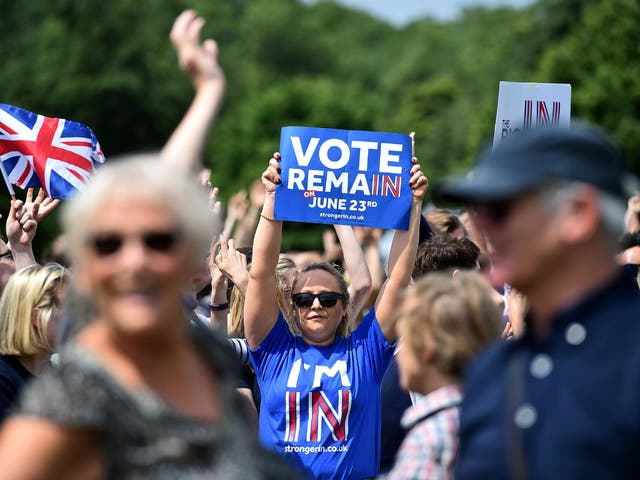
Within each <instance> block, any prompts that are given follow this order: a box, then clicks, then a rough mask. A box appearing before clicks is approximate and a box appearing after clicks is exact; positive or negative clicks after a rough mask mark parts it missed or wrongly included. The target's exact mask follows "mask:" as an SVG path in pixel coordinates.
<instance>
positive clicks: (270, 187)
mask: <svg viewBox="0 0 640 480" xmlns="http://www.w3.org/2000/svg"><path fill="white" fill-rule="evenodd" d="M280 172H281V170H280V153H279V152H275V153H274V154H273V158H271V159H270V160H269V166H268V167H267V169H266V170H265V171H264V172H263V173H262V185H264V190H265V192H266V193H268V194H269V193H275V191H276V185H279V184H281V183H282V179H281V178H280Z"/></svg>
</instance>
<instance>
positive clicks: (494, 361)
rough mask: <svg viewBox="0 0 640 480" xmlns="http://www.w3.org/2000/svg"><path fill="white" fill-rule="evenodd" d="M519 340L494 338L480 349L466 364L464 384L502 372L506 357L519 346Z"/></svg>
mask: <svg viewBox="0 0 640 480" xmlns="http://www.w3.org/2000/svg"><path fill="white" fill-rule="evenodd" d="M521 342H522V341H521V340H496V341H495V342H494V343H492V344H491V345H489V346H488V347H487V348H486V349H484V350H482V351H481V352H480V353H478V354H477V355H476V357H475V358H474V359H473V360H472V361H471V363H470V364H469V365H468V366H467V369H466V371H465V374H464V379H465V384H467V385H468V384H469V383H473V382H475V381H478V380H479V381H482V380H483V379H485V378H487V377H492V376H495V375H497V374H500V373H501V372H503V370H504V368H505V366H506V364H507V359H508V358H509V356H510V355H511V353H512V352H513V351H515V350H516V349H518V348H520V345H521ZM465 390H466V389H465Z"/></svg>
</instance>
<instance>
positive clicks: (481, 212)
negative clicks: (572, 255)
mask: <svg viewBox="0 0 640 480" xmlns="http://www.w3.org/2000/svg"><path fill="white" fill-rule="evenodd" d="M470 210H471V212H472V218H473V221H474V222H475V224H476V225H477V227H478V228H479V229H480V230H481V231H482V232H484V233H485V235H486V236H487V239H488V241H489V242H490V243H491V246H492V248H493V252H492V255H491V259H492V267H491V271H490V272H489V278H490V280H491V283H492V284H493V285H501V284H504V283H508V284H510V285H512V286H513V287H515V288H518V289H520V290H521V291H523V292H525V293H526V292H527V291H528V290H529V288H530V287H531V286H533V285H536V284H539V282H543V281H544V278H545V276H546V275H548V274H549V272H551V271H553V269H554V267H555V268H557V260H558V255H559V254H560V250H559V235H558V220H559V218H560V216H559V215H558V212H551V211H550V209H549V207H548V206H547V205H545V204H544V201H543V198H542V196H541V195H540V194H536V193H533V194H528V195H524V196H522V197H518V198H515V199H511V200H508V201H505V202H499V203H498V202H496V203H484V204H476V205H474V206H473V207H472V208H471V209H470Z"/></svg>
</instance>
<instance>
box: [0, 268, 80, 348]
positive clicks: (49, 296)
mask: <svg viewBox="0 0 640 480" xmlns="http://www.w3.org/2000/svg"><path fill="white" fill-rule="evenodd" d="M68 275H69V271H68V270H67V269H66V268H64V267H63V266H62V265H59V264H57V263H48V264H46V265H31V266H29V267H26V268H23V269H22V270H19V271H17V272H16V273H14V274H13V275H12V276H11V278H10V279H9V281H8V282H7V285H6V286H5V288H4V291H3V292H2V297H0V354H2V355H35V354H38V353H43V352H53V346H52V345H51V344H50V343H49V340H48V338H47V327H48V326H49V323H50V322H51V320H52V319H53V317H54V315H55V311H56V309H57V308H58V305H57V298H56V294H57V293H58V290H59V288H60V285H61V284H63V283H64V282H66V281H67V278H68ZM34 308H38V311H37V314H36V328H34V326H33V325H32V322H31V317H32V312H33V309H34Z"/></svg>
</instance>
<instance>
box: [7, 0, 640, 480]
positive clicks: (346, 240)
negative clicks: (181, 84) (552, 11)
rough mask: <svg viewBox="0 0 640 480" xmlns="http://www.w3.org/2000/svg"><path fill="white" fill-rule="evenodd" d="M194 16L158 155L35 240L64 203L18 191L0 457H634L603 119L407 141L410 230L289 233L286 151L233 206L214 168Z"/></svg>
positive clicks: (323, 464)
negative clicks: (190, 93) (451, 139)
mask: <svg viewBox="0 0 640 480" xmlns="http://www.w3.org/2000/svg"><path fill="white" fill-rule="evenodd" d="M203 25H204V20H203V19H202V18H200V17H198V16H197V14H196V13H195V12H193V11H191V10H187V11H185V12H183V13H182V14H180V15H179V16H178V17H177V18H176V20H175V22H174V25H173V28H172V30H171V35H170V38H171V41H172V43H173V45H174V47H175V49H176V52H177V55H178V59H179V64H180V66H181V67H182V68H183V69H184V70H185V71H186V72H187V73H188V75H189V77H190V79H191V81H192V83H193V86H194V88H195V95H194V98H193V101H192V103H191V105H190V107H189V109H188V110H187V112H186V114H185V116H184V117H183V119H182V120H181V122H180V123H179V125H178V126H177V128H176V129H175V131H174V132H173V134H172V135H171V137H170V138H169V140H168V141H167V143H166V145H165V146H164V148H163V149H162V151H161V152H160V153H158V154H157V155H145V156H142V157H136V158H127V159H120V160H117V161H116V160H113V161H107V162H106V164H105V165H104V166H102V167H100V168H99V169H98V171H97V172H96V173H95V174H94V175H93V176H92V178H91V179H90V181H89V182H88V184H87V186H86V188H85V189H83V190H82V191H80V192H78V193H77V194H76V195H75V196H74V198H72V199H71V200H68V201H65V202H64V203H63V205H62V207H61V212H60V213H61V218H62V226H63V234H62V235H61V236H60V238H58V239H57V240H56V241H55V243H53V244H52V246H51V248H50V249H48V250H47V251H46V252H45V253H44V254H43V255H42V258H40V259H37V258H36V256H35V255H34V252H33V248H32V243H33V239H34V236H35V235H36V233H37V230H38V225H39V223H40V222H41V221H42V219H43V218H45V217H46V216H47V215H49V214H50V213H51V212H52V211H54V210H55V209H56V208H58V207H59V206H60V202H59V201H57V200H52V199H50V198H48V197H47V196H46V195H45V194H44V192H43V191H40V192H39V193H38V194H37V195H36V194H35V192H34V191H33V190H28V191H27V193H26V196H25V199H24V200H20V199H15V200H13V201H12V203H11V207H10V210H9V214H8V216H7V219H6V242H4V241H2V242H0V288H1V289H2V294H1V296H0V422H1V424H0V479H45V478H65V479H66V478H69V479H75V478H79V479H80V478H82V479H94V478H114V479H127V478H131V479H134V478H135V479H141V478H149V479H151V478H153V479H176V478H180V479H183V478H184V479H196V478H198V479H200V478H225V479H226V478H238V479H253V478H256V479H262V478H273V479H276V478H277V479H281V478H287V479H289V478H291V479H295V478H301V479H302V478H313V479H369V478H376V477H384V478H389V479H448V478H460V479H488V478H492V479H493V478H513V479H526V478H531V479H547V478H594V479H595V478H598V479H601V478H622V479H632V478H638V477H640V460H639V459H638V457H637V456H636V455H635V454H634V451H635V446H636V445H637V443H636V442H638V440H639V438H640V415H638V414H637V405H638V404H639V403H640V390H636V388H637V386H638V385H639V384H640V347H638V340H639V339H640V323H638V320H639V319H640V277H639V274H638V264H640V194H639V193H638V187H637V184H634V183H633V180H634V178H633V176H632V175H631V174H630V173H628V172H627V171H626V170H625V168H624V162H623V159H622V156H621V154H620V152H619V150H618V149H617V148H616V147H615V145H614V144H613V143H612V142H611V140H610V139H609V138H608V137H607V136H606V135H605V134H604V133H602V132H601V131H600V130H598V129H596V128H594V127H589V126H584V125H578V126H574V127H572V128H570V129H569V128H567V129H564V128H556V129H535V130H530V131H525V132H524V133H522V134H521V135H519V136H514V137H512V138H510V139H508V140H505V141H504V142H502V143H501V144H500V145H498V147H496V148H495V149H493V150H491V151H487V152H484V153H483V154H481V155H480V157H479V160H478V162H477V164H476V166H475V167H473V169H472V170H471V171H470V172H465V173H464V174H461V175H460V176H456V177H450V178H448V179H446V180H444V181H443V182H441V183H440V184H437V185H435V186H431V187H430V186H429V181H428V180H427V176H426V175H425V173H424V172H423V167H422V166H421V164H420V163H419V161H418V158H417V157H413V158H412V166H411V169H410V172H409V181H408V184H407V185H406V187H407V188H409V189H410V191H411V206H410V222H409V228H408V230H406V231H405V230H398V231H394V232H391V231H390V232H384V231H382V230H381V229H376V228H366V227H352V226H348V225H334V226H333V227H332V228H327V229H326V231H325V232H324V234H323V236H322V245H323V248H322V249H320V250H318V251H314V252H299V251H297V252H284V251H283V248H282V235H283V233H282V230H283V222H282V221H280V220H278V219H277V218H276V214H275V211H274V207H275V195H276V186H277V185H278V184H279V183H280V182H281V177H280V175H281V173H282V172H281V166H280V154H279V153H277V152H276V153H274V154H273V156H272V158H271V159H269V160H268V162H265V163H266V166H265V170H264V173H263V174H262V176H261V178H260V179H256V181H255V182H254V183H253V184H252V185H251V186H250V187H249V192H248V193H246V192H238V193H234V194H232V195H229V201H228V205H227V208H226V209H225V208H223V205H222V203H221V201H220V200H219V196H220V191H219V188H218V187H214V186H212V184H211V181H210V175H211V173H212V172H211V171H209V170H206V169H203V168H202V164H203V161H202V156H203V151H204V145H205V143H206V140H207V137H208V133H209V130H210V128H211V126H212V125H213V123H214V121H215V118H216V116H217V114H218V113H219V111H220V106H221V103H222V101H223V96H224V92H225V89H226V80H225V76H224V71H223V70H222V68H221V67H220V65H219V63H218V49H217V45H216V43H215V41H213V40H211V39H207V40H204V41H201V39H200V36H201V30H202V28H203ZM425 170H428V169H425ZM213 173H214V174H215V171H214V172H213ZM141 185H143V186H142V187H140V186H141ZM634 185H635V190H634ZM428 192H429V193H430V195H431V198H432V199H434V201H435V202H436V203H437V204H438V206H439V208H436V207H434V206H433V204H429V205H424V199H425V196H426V195H427V193H428ZM441 205H452V206H454V207H451V208H450V209H447V208H442V207H441ZM636 335H638V337H636Z"/></svg>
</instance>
